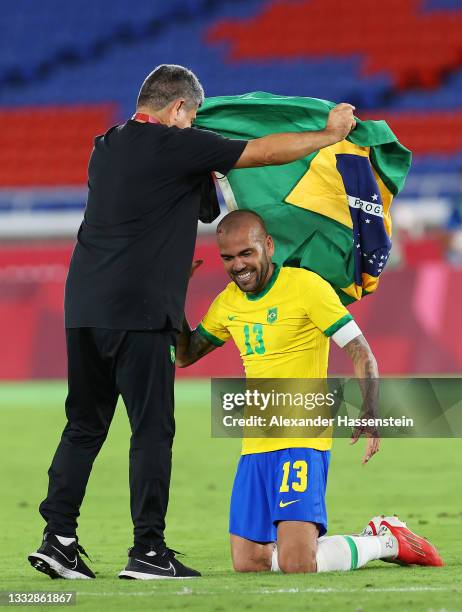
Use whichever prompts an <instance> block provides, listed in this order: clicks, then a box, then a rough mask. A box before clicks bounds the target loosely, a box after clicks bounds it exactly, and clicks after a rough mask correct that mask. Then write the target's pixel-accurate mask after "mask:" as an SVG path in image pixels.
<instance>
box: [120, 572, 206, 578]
mask: <svg viewBox="0 0 462 612" xmlns="http://www.w3.org/2000/svg"><path fill="white" fill-rule="evenodd" d="M119 578H129V579H130V578H131V579H132V580H188V578H200V576H159V575H158V574H144V573H143V572H133V571H131V570H122V571H121V572H120V574H119Z"/></svg>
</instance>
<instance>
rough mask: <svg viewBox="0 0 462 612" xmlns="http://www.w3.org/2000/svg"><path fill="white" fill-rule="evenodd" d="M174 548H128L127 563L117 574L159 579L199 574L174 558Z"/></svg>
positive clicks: (133, 578) (140, 578)
mask: <svg viewBox="0 0 462 612" xmlns="http://www.w3.org/2000/svg"><path fill="white" fill-rule="evenodd" d="M175 554H181V553H178V552H177V551H176V550H172V549H171V548H162V549H160V550H157V551H156V550H148V551H147V552H146V551H142V550H141V549H140V548H136V547H135V546H134V547H133V548H129V549H128V563H127V566H126V568H125V569H124V570H122V571H121V572H120V574H119V578H125V579H127V580H159V579H165V578H195V577H197V576H200V573H199V572H197V571H196V570H193V569H191V568H190V567H186V565H183V564H182V563H180V561H178V559H176V558H175Z"/></svg>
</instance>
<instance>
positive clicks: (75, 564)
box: [51, 544, 77, 569]
mask: <svg viewBox="0 0 462 612" xmlns="http://www.w3.org/2000/svg"><path fill="white" fill-rule="evenodd" d="M51 547H52V548H54V549H55V550H56V551H57V552H59V554H60V555H62V556H63V557H64V558H65V559H66V561H67V562H68V563H73V564H74V567H72V568H71V569H75V568H76V567H77V555H75V557H74V559H69V557H66V555H65V554H64V553H63V551H62V550H59V548H56V546H53V544H52V545H51Z"/></svg>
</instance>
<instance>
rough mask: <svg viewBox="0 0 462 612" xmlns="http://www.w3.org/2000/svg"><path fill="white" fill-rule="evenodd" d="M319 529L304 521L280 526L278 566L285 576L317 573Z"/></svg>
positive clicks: (284, 523)
mask: <svg viewBox="0 0 462 612" xmlns="http://www.w3.org/2000/svg"><path fill="white" fill-rule="evenodd" d="M318 535H319V532H318V527H317V525H315V524H314V523H309V522H304V521H281V522H280V523H279V524H278V542H277V549H278V565H279V569H280V570H281V572H283V573H284V574H308V573H312V572H316V571H317V567H316V550H317V541H318Z"/></svg>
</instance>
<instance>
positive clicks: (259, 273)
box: [217, 215, 274, 293]
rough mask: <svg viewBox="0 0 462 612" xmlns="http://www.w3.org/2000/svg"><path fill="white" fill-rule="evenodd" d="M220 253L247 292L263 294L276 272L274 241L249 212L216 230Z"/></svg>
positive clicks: (232, 277) (225, 263)
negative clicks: (238, 220)
mask: <svg viewBox="0 0 462 612" xmlns="http://www.w3.org/2000/svg"><path fill="white" fill-rule="evenodd" d="M217 241H218V248H219V251H220V256H221V259H222V261H223V264H224V266H225V270H226V272H227V273H228V275H229V277H230V278H231V280H233V281H234V282H235V283H236V285H237V286H238V287H239V289H241V290H242V291H244V292H245V293H260V291H262V290H263V289H264V287H265V286H266V285H267V283H268V281H269V279H270V278H271V275H272V273H273V268H274V266H273V264H272V262H271V257H272V256H273V253H274V244H273V239H272V238H271V236H269V235H267V234H266V232H265V231H264V229H263V228H262V226H261V225H260V223H259V222H258V221H256V220H255V218H252V217H251V216H250V215H249V217H248V218H247V219H244V220H243V221H241V222H240V223H236V224H232V225H230V226H229V227H225V228H224V229H223V230H222V231H220V228H219V229H218V233H217Z"/></svg>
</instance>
